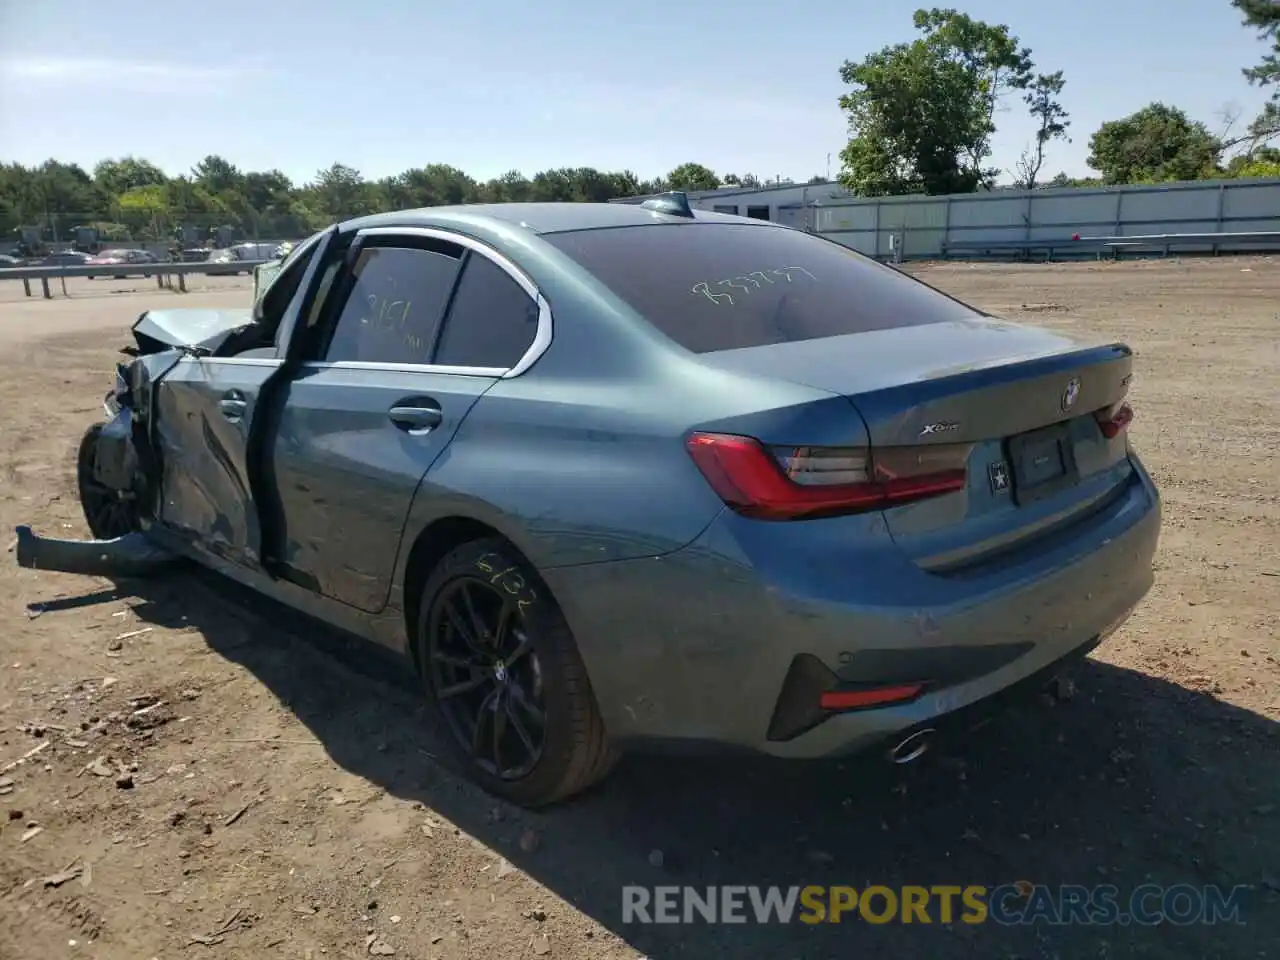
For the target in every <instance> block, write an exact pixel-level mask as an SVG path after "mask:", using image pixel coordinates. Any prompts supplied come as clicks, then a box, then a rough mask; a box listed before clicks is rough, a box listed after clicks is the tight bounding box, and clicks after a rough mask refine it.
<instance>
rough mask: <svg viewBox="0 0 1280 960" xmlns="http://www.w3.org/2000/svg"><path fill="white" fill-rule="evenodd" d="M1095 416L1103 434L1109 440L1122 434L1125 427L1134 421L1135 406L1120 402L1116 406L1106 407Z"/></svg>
mask: <svg viewBox="0 0 1280 960" xmlns="http://www.w3.org/2000/svg"><path fill="white" fill-rule="evenodd" d="M1095 416H1096V417H1097V418H1098V426H1099V427H1101V428H1102V435H1103V436H1104V437H1106V438H1107V439H1108V440H1112V439H1114V438H1115V437H1118V436H1120V434H1121V433H1122V432H1123V431H1124V429H1125V428H1126V427H1127V426H1129V424H1131V423H1132V422H1133V407H1131V406H1129V404H1127V403H1119V404H1115V405H1114V406H1110V407H1104V408H1103V409H1101V410H1099V411H1098V412H1097V413H1096V414H1095Z"/></svg>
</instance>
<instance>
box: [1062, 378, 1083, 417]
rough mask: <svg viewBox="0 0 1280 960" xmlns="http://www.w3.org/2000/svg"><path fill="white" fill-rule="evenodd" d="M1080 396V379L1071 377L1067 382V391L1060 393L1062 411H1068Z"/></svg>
mask: <svg viewBox="0 0 1280 960" xmlns="http://www.w3.org/2000/svg"><path fill="white" fill-rule="evenodd" d="M1079 396H1080V378H1079V377H1072V378H1071V379H1070V380H1068V381H1067V389H1065V390H1063V391H1062V409H1063V410H1069V409H1071V407H1072V406H1073V405H1074V404H1075V402H1076V398H1077V397H1079Z"/></svg>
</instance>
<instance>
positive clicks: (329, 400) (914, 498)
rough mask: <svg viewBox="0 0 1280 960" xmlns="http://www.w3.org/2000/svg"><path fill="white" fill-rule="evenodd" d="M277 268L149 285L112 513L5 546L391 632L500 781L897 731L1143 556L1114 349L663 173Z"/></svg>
mask: <svg viewBox="0 0 1280 960" xmlns="http://www.w3.org/2000/svg"><path fill="white" fill-rule="evenodd" d="M264 284H265V285H263V286H262V288H261V290H260V293H261V296H260V297H258V298H257V299H256V300H255V301H254V303H253V305H252V306H251V307H247V308H246V309H243V310H196V309H189V310H183V309H157V310H151V311H149V312H147V313H145V314H143V315H142V317H141V318H140V319H139V320H138V322H137V323H136V324H135V325H134V328H133V332H134V338H135V341H136V346H134V347H132V348H129V349H131V351H132V352H133V354H134V355H135V359H134V360H132V361H131V362H130V363H129V364H127V365H123V366H121V367H119V368H118V370H117V373H116V385H115V388H114V390H113V391H112V392H111V393H110V394H109V395H108V397H107V416H108V420H109V422H107V423H104V424H97V425H94V426H91V427H90V428H89V429H88V430H87V431H86V433H85V434H84V437H83V439H82V442H81V445H80V453H79V464H78V471H77V475H78V477H79V484H80V498H81V503H82V506H83V509H84V513H85V517H86V520H87V522H88V525H89V529H90V530H91V531H92V532H93V534H94V535H95V536H96V537H98V538H101V539H99V540H94V541H79V542H76V541H67V540H51V539H43V538H39V537H36V536H35V535H34V534H33V533H32V531H31V530H30V529H29V528H25V527H24V528H19V534H18V544H17V559H18V562H19V563H20V564H23V565H25V566H29V567H38V568H40V569H45V570H64V571H71V572H79V573H84V574H93V575H104V576H112V575H130V574H132V575H138V574H139V573H140V572H144V573H145V572H149V571H151V570H154V569H156V568H157V567H158V566H161V565H164V564H168V563H170V562H172V561H173V560H174V559H175V557H177V556H179V555H185V556H188V557H192V558H195V559H196V560H198V561H199V562H201V563H204V564H206V565H208V566H210V567H212V568H214V569H217V570H219V571H221V572H223V573H225V574H227V575H229V576H231V577H233V578H235V579H237V580H239V581H240V582H242V583H245V584H247V585H249V586H251V587H252V588H253V589H256V590H258V591H261V592H262V593H264V594H266V595H268V596H271V597H274V598H276V599H278V600H281V601H284V602H286V603H289V604H292V605H294V606H295V607H297V608H299V609H302V610H304V611H306V612H308V613H310V614H312V615H314V616H317V617H319V618H321V619H323V620H327V621H328V622H330V623H332V624H335V625H337V626H339V627H341V628H343V629H344V630H347V631H350V632H353V633H355V634H358V635H359V636H362V637H363V638H365V639H366V640H369V641H373V642H375V643H379V644H382V645H383V646H385V647H387V648H389V649H391V650H393V651H395V652H397V653H399V654H402V655H403V657H404V663H405V665H406V667H407V668H408V669H410V670H412V671H414V672H415V673H416V674H417V676H418V678H419V679H420V682H421V684H422V687H423V689H424V691H425V692H426V695H427V697H428V699H429V701H430V703H431V704H432V710H433V711H434V714H435V716H436V717H437V719H438V721H439V725H440V728H441V730H442V731H443V733H444V734H445V737H446V739H447V741H448V743H449V744H450V745H451V747H452V749H453V751H454V753H455V755H456V757H457V758H458V760H459V762H460V763H461V765H462V766H463V767H464V769H465V770H466V771H467V772H468V774H469V775H470V776H471V777H472V778H474V779H475V780H476V781H477V782H479V783H480V784H481V785H483V786H484V787H485V788H486V789H488V790H490V791H491V792H493V793H494V794H497V795H499V796H502V797H504V798H506V799H508V800H511V801H513V802H516V803H519V804H523V805H528V806H539V805H543V804H546V803H549V802H552V801H555V800H558V799H561V798H564V797H567V796H569V795H571V794H573V793H575V792H577V791H580V790H582V789H584V788H586V787H587V786H589V785H590V784H591V783H593V782H594V781H597V780H599V779H600V778H601V777H603V776H604V775H605V774H606V773H607V772H608V771H609V769H610V767H611V765H612V763H613V760H614V759H615V758H616V756H617V755H618V751H619V750H620V749H623V748H628V747H638V746H640V745H651V746H652V745H655V744H662V743H666V744H669V745H676V746H678V747H679V748H681V749H691V748H705V747H707V746H712V747H716V748H722V749H723V748H728V749H733V750H747V751H756V752H759V753H765V754H773V755H776V756H779V757H787V758H796V759H798V758H831V757H840V756H843V755H846V754H849V753H852V752H855V751H861V750H864V749H868V748H875V749H877V750H883V752H884V755H885V756H886V757H887V758H888V759H889V760H891V761H893V762H897V763H905V762H909V761H911V760H914V759H915V758H917V757H919V756H920V755H921V754H922V753H924V752H925V749H926V748H927V747H928V745H929V744H930V742H931V738H932V737H934V736H935V735H937V734H939V732H943V733H944V734H945V732H946V731H951V732H952V733H953V735H955V736H956V737H957V738H958V739H959V740H960V741H961V743H963V741H964V740H965V739H966V738H967V737H968V736H969V735H970V731H971V730H972V729H973V728H974V727H975V725H976V724H977V723H978V722H979V721H980V720H982V719H985V718H986V716H987V715H988V714H989V713H990V712H991V711H992V710H993V709H995V707H996V706H997V705H1000V704H1002V703H1004V702H1005V701H1006V700H1007V699H1009V695H1011V694H1014V693H1016V692H1019V691H1021V692H1026V693H1029V694H1032V695H1034V693H1036V692H1038V690H1039V689H1041V688H1042V685H1043V684H1047V683H1049V682H1050V680H1051V678H1052V677H1053V676H1054V675H1055V673H1056V671H1058V670H1059V669H1060V668H1061V667H1062V665H1063V664H1064V663H1065V662H1066V661H1068V660H1071V659H1073V658H1076V657H1080V656H1083V655H1085V654H1086V653H1088V651H1090V650H1091V649H1093V647H1094V646H1096V645H1097V644H1098V643H1100V642H1101V641H1102V640H1103V639H1105V638H1106V637H1107V636H1108V635H1110V634H1111V633H1112V632H1113V631H1114V630H1115V629H1116V628H1117V627H1118V626H1119V625H1120V624H1122V623H1123V622H1124V621H1125V620H1126V618H1128V616H1129V615H1130V613H1131V612H1132V611H1133V610H1134V608H1135V606H1136V605H1137V604H1138V603H1139V602H1140V601H1141V600H1142V598H1143V596H1144V595H1145V594H1146V593H1147V591H1148V590H1149V588H1150V587H1151V585H1152V582H1153V574H1152V556H1153V554H1154V551H1155V549H1156V545H1157V542H1158V538H1159V530H1160V502H1159V497H1158V494H1157V491H1156V488H1155V486H1154V485H1153V483H1152V481H1151V478H1150V476H1149V475H1148V474H1147V471H1146V470H1145V469H1144V468H1143V465H1142V462H1141V460H1140V459H1139V457H1138V455H1137V454H1136V453H1135V452H1134V450H1133V449H1132V448H1131V446H1130V443H1129V439H1128V430H1127V427H1128V425H1129V422H1130V420H1131V419H1132V417H1133V411H1132V410H1131V409H1130V406H1129V404H1128V400H1127V397H1128V392H1129V385H1130V381H1131V377H1132V374H1133V352H1132V351H1131V350H1130V348H1129V347H1127V346H1126V345H1124V344H1123V343H1119V342H1113V341H1104V342H1101V343H1098V342H1089V341H1083V340H1077V339H1075V338H1073V337H1071V336H1070V335H1069V334H1067V333H1065V332H1062V331H1050V330H1044V329H1038V328H1035V327H1030V326H1023V325H1020V324H1014V323H1009V322H1007V321H1004V320H1001V319H999V318H996V317H992V316H990V315H987V314H985V313H983V312H982V311H980V310H978V309H975V308H973V307H971V306H968V305H966V304H964V303H962V302H960V301H958V300H956V299H954V298H952V297H949V296H947V295H945V294H943V293H941V292H940V291H938V290H936V289H934V288H933V287H930V286H928V285H927V284H925V283H922V282H920V281H918V280H916V279H913V278H912V277H910V276H907V275H906V274H904V273H902V272H901V271H899V270H896V269H894V268H892V267H890V266H886V265H884V264H880V263H877V262H876V261H874V260H872V259H869V258H867V257H865V256H863V255H861V254H859V253H857V252H855V251H853V250H851V249H849V248H847V247H844V246H841V245H840V244H838V243H835V242H833V241H830V240H827V239H824V238H822V237H819V236H815V235H813V234H808V233H805V232H803V231H800V230H795V229H791V228H789V227H784V226H781V225H778V224H774V223H770V222H768V221H762V220H755V219H751V218H745V217H736V216H726V215H722V214H716V213H711V212H706V211H694V210H691V209H690V208H689V205H688V202H687V200H686V199H685V198H684V197H683V196H682V195H676V196H675V197H668V198H664V199H663V200H661V201H655V200H651V201H646V202H645V203H644V204H642V205H635V206H633V205H625V204H591V203H524V204H520V203H515V204H481V205H474V206H460V207H434V208H428V209H421V210H403V211H398V212H395V213H387V214H381V215H378V216H372V217H365V218H361V219H357V220H353V221H349V222H346V223H341V224H337V225H335V226H333V227H331V228H330V229H327V230H324V231H322V232H321V233H318V234H316V235H315V236H314V237H312V238H310V239H309V240H307V241H305V242H303V243H302V244H300V245H299V246H298V247H297V248H296V249H295V250H294V251H293V253H292V254H291V255H290V257H289V259H288V260H287V261H285V262H284V263H283V264H282V265H281V267H280V270H279V272H278V273H276V274H275V276H274V279H271V280H270V281H269V282H264ZM113 538H120V539H113ZM406 729H407V728H406ZM406 735H412V734H406ZM984 736H986V737H990V736H992V734H990V733H988V734H985V735H984ZM1102 752H1103V753H1105V750H1103V751H1102Z"/></svg>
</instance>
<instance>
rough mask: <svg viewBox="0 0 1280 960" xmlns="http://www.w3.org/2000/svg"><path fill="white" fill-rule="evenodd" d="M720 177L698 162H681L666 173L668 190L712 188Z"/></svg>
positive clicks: (718, 184)
mask: <svg viewBox="0 0 1280 960" xmlns="http://www.w3.org/2000/svg"><path fill="white" fill-rule="evenodd" d="M718 186H720V178H719V177H717V176H716V175H715V172H714V171H712V170H711V169H709V168H707V167H704V166H703V165H702V164H700V163H682V164H680V166H678V167H676V168H675V169H674V170H672V171H671V172H670V173H668V174H667V187H666V188H667V189H668V190H714V189H715V188H716V187H718Z"/></svg>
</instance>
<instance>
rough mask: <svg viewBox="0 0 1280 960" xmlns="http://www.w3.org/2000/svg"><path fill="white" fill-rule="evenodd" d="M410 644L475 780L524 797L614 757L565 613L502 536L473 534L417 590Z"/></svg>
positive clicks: (564, 791) (571, 780)
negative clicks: (418, 597)
mask: <svg viewBox="0 0 1280 960" xmlns="http://www.w3.org/2000/svg"><path fill="white" fill-rule="evenodd" d="M420 611H421V612H420V615H419V617H418V621H417V636H416V637H415V641H416V642H415V652H416V657H417V661H418V667H419V671H420V673H421V675H422V679H423V682H424V685H425V686H426V689H427V694H428V696H429V697H430V699H431V701H432V703H433V704H434V706H435V709H436V712H437V714H438V716H439V719H440V720H441V722H442V725H443V727H444V732H445V734H446V736H447V739H448V741H449V745H450V747H451V748H452V750H453V753H454V755H455V756H456V757H457V759H458V761H459V762H460V763H461V764H462V766H463V767H464V768H465V769H466V772H467V774H468V775H469V776H470V777H471V779H473V780H475V781H476V782H477V783H479V784H480V785H481V786H482V787H484V788H485V789H486V790H488V791H489V792H490V793H493V794H495V795H497V796H500V797H502V798H504V799H506V800H509V801H511V802H513V803H516V804H519V805H521V806H527V807H539V806H545V805H547V804H549V803H554V802H555V801H557V800H561V799H564V798H565V797H568V796H570V795H572V794H575V793H579V792H581V791H582V790H585V789H586V788H587V787H589V786H590V785H591V784H593V783H595V782H596V781H598V780H600V779H602V778H603V777H604V776H605V775H606V774H607V773H608V772H609V770H610V769H612V766H613V762H614V760H615V759H616V754H615V752H614V751H613V750H612V749H611V747H610V745H609V742H608V738H607V737H606V736H605V730H604V723H603V721H602V720H601V718H600V712H599V709H598V707H597V705H596V702H595V697H594V695H593V694H592V691H591V685H590V683H589V681H588V680H587V675H586V668H585V667H584V665H583V663H582V659H581V657H580V656H579V654H578V649H577V645H576V644H575V643H574V640H573V636H572V634H571V633H570V631H569V627H568V624H566V623H565V621H564V617H563V615H562V614H561V612H560V609H559V607H558V606H557V605H556V603H555V600H554V599H553V598H552V597H551V594H550V591H549V590H548V589H547V587H546V586H545V584H543V583H542V580H541V578H539V577H538V575H537V572H536V571H535V570H533V568H532V567H531V566H530V565H529V564H528V562H527V561H526V560H524V558H523V557H521V556H520V555H519V553H518V552H516V551H515V550H514V549H513V548H512V547H511V545H510V544H509V543H507V542H506V541H505V540H501V539H484V540H474V541H471V542H469V543H464V544H462V545H461V546H459V547H457V548H455V549H454V550H453V551H452V552H450V553H449V554H448V555H446V556H445V557H444V559H442V560H441V561H440V563H439V564H438V565H437V567H436V568H435V570H434V571H433V572H432V574H431V576H430V577H429V578H428V580H427V583H426V584H425V586H424V588H423V592H422V598H421V608H420Z"/></svg>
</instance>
